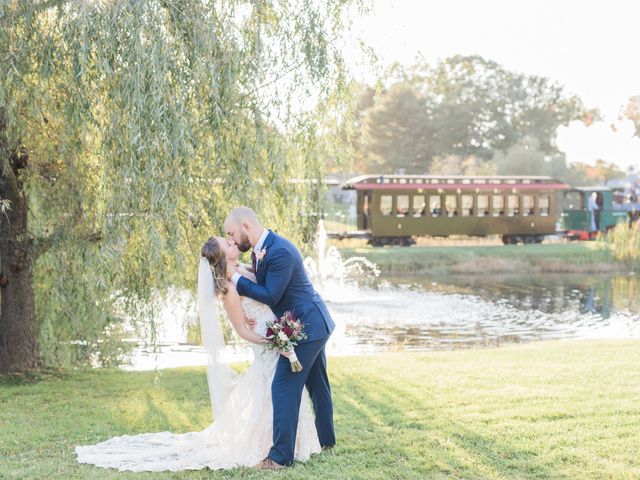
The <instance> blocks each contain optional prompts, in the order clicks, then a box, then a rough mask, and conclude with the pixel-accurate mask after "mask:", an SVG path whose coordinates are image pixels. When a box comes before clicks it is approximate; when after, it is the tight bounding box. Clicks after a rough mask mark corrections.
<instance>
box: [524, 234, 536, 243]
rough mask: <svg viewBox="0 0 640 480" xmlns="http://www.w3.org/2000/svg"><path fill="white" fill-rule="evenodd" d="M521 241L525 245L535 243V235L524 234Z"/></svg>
mask: <svg viewBox="0 0 640 480" xmlns="http://www.w3.org/2000/svg"><path fill="white" fill-rule="evenodd" d="M522 243H524V244H527V245H529V244H532V243H536V237H534V236H533V235H524V236H523V237H522Z"/></svg>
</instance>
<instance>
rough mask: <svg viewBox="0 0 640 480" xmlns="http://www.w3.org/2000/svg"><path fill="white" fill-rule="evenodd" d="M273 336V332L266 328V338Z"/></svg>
mask: <svg viewBox="0 0 640 480" xmlns="http://www.w3.org/2000/svg"><path fill="white" fill-rule="evenodd" d="M274 335H275V334H274V333H273V330H271V329H270V328H267V337H273V336H274Z"/></svg>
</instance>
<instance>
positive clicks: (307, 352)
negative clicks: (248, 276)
mask: <svg viewBox="0 0 640 480" xmlns="http://www.w3.org/2000/svg"><path fill="white" fill-rule="evenodd" d="M328 339H329V336H326V337H325V338H323V339H320V340H315V341H311V342H306V343H303V344H302V345H298V346H297V347H296V348H295V352H296V355H297V357H298V360H300V363H302V371H301V372H297V373H294V372H292V371H291V364H290V362H289V359H288V358H286V357H284V356H282V355H280V358H279V359H278V365H277V366H276V373H275V375H274V376H273V382H272V383H271V398H272V402H273V446H272V447H271V450H270V451H269V458H270V459H271V460H273V461H274V462H277V463H279V464H280V465H291V464H292V463H293V458H294V449H295V444H296V433H297V429H298V415H299V413H300V401H301V398H302V390H303V388H304V387H305V386H306V387H307V390H308V392H309V395H310V397H311V402H312V404H313V410H314V412H315V416H316V420H315V423H316V430H317V431H318V439H319V440H320V445H321V446H323V447H330V446H333V445H335V443H336V437H335V432H334V429H333V402H332V400H331V388H330V386H329V377H328V376H327V356H326V354H325V349H324V347H325V344H326V343H327V340H328Z"/></svg>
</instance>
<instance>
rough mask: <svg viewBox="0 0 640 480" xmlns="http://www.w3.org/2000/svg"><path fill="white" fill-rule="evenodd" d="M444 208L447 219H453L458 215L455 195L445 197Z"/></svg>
mask: <svg viewBox="0 0 640 480" xmlns="http://www.w3.org/2000/svg"><path fill="white" fill-rule="evenodd" d="M444 208H445V210H446V211H447V217H455V216H456V215H458V197H456V196H455V195H445V199H444Z"/></svg>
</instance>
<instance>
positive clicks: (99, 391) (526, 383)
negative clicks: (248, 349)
mask: <svg viewBox="0 0 640 480" xmlns="http://www.w3.org/2000/svg"><path fill="white" fill-rule="evenodd" d="M639 363H640V341H637V340H636V341H631V340H630V341H575V340H574V341H566V342H561V341H554V342H543V343H530V344H526V345H517V346H508V347H501V348H496V349H482V350H459V351H448V352H425V353H387V354H381V355H372V356H362V357H337V358H330V359H329V374H330V376H331V380H332V391H333V397H334V403H335V424H336V432H337V440H338V443H337V446H336V447H335V449H334V450H333V451H328V452H323V453H321V454H318V455H315V456H313V457H312V458H311V459H310V460H309V461H308V462H307V463H305V464H296V465H295V466H293V467H292V468H289V469H287V470H286V471H283V472H278V473H276V474H273V475H266V477H273V478H276V477H277V478H278V479H283V480H284V479H308V478H331V479H429V478H433V479H442V478H447V479H471V478H474V479H476V478H477V479H506V478H517V479H552V478H553V479H556V478H557V479H594V478H616V479H632V478H640V457H639V456H638V452H639V451H640V435H639V434H638V433H639V429H638V425H640V405H639V404H638V401H637V400H638V398H640V369H638V368H637V365H638V364H639ZM0 405H1V406H2V408H0V431H1V432H2V435H0V478H3V479H20V480H26V479H44V478H46V479H49V480H51V479H82V480H86V479H123V478H124V479H126V478H131V479H134V478H135V479H141V478H144V479H165V478H166V479H169V478H170V479H183V478H184V479H187V478H188V479H205V478H206V479H223V478H224V479H236V478H237V479H240V478H247V479H259V478H266V477H265V474H264V473H260V472H256V471H253V470H251V469H246V468H243V469H236V470H230V471H216V472H211V471H209V470H202V471H195V472H191V471H189V472H176V473H170V472H164V473H149V474H132V473H120V472H117V471H115V470H103V469H99V468H97V467H93V466H91V465H80V464H78V463H76V461H75V454H74V447H75V446H76V445H84V444H91V443H96V442H100V441H103V440H106V439H108V438H110V437H112V436H115V435H122V434H136V433H142V432H154V431H164V430H170V431H174V432H188V431H193V430H201V429H203V428H205V427H206V426H207V425H208V424H209V422H210V421H211V410H210V407H209V395H208V391H207V380H206V374H205V370H204V368H200V367H197V368H195V367H194V368H180V369H170V370H162V371H159V372H123V371H119V370H94V371H84V372H80V371H66V372H65V371H62V372H53V373H49V374H46V373H40V374H35V375H30V376H12V377H4V378H1V379H0Z"/></svg>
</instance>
